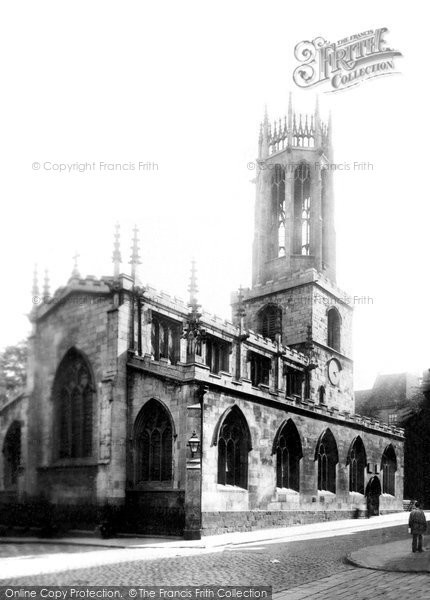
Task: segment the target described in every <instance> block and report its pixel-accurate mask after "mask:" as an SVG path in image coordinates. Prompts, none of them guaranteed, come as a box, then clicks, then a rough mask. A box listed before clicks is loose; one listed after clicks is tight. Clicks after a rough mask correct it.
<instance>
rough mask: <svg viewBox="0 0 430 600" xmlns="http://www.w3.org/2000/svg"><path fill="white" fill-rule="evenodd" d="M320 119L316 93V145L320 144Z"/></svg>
mask: <svg viewBox="0 0 430 600" xmlns="http://www.w3.org/2000/svg"><path fill="white" fill-rule="evenodd" d="M321 141H322V138H321V119H320V101H319V95H318V94H317V96H316V99H315V143H316V145H317V146H321Z"/></svg>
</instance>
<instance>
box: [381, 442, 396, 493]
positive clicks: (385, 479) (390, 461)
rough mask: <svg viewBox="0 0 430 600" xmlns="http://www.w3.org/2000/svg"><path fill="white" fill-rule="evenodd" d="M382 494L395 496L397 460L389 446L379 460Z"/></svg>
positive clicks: (391, 447)
mask: <svg viewBox="0 0 430 600" xmlns="http://www.w3.org/2000/svg"><path fill="white" fill-rule="evenodd" d="M381 471H382V492H383V493H384V494H391V495H392V496H395V480H396V471H397V459H396V453H395V452H394V448H393V446H392V445H391V444H390V445H389V446H387V447H386V448H385V450H384V454H383V455H382V460H381Z"/></svg>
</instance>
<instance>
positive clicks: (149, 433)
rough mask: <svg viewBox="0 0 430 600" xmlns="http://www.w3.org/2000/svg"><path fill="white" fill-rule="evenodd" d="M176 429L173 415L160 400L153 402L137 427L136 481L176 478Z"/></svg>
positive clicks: (142, 411) (136, 422) (137, 423)
mask: <svg viewBox="0 0 430 600" xmlns="http://www.w3.org/2000/svg"><path fill="white" fill-rule="evenodd" d="M172 444H173V429H172V421H171V419H170V415H169V413H168V412H167V410H166V408H164V406H163V405H162V404H161V403H160V402H158V401H157V400H149V401H148V402H147V403H146V404H145V406H144V407H143V408H142V410H141V411H140V412H139V414H138V415H137V418H136V421H135V424H134V436H133V446H134V481H135V483H136V484H139V483H140V482H150V481H152V482H161V481H171V480H172V479H173V462H172Z"/></svg>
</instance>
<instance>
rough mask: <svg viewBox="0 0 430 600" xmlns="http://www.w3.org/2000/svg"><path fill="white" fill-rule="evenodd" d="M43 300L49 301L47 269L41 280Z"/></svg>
mask: <svg viewBox="0 0 430 600" xmlns="http://www.w3.org/2000/svg"><path fill="white" fill-rule="evenodd" d="M43 299H44V300H45V301H46V300H48V299H49V273H48V269H45V278H44V280H43Z"/></svg>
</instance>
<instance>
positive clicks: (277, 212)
mask: <svg viewBox="0 0 430 600" xmlns="http://www.w3.org/2000/svg"><path fill="white" fill-rule="evenodd" d="M272 207H273V209H272V210H273V212H272V214H273V215H274V226H276V231H277V235H276V236H275V239H276V245H275V249H274V256H275V257H282V256H285V253H286V252H285V169H284V167H282V166H281V165H275V169H274V171H273V175H272Z"/></svg>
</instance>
